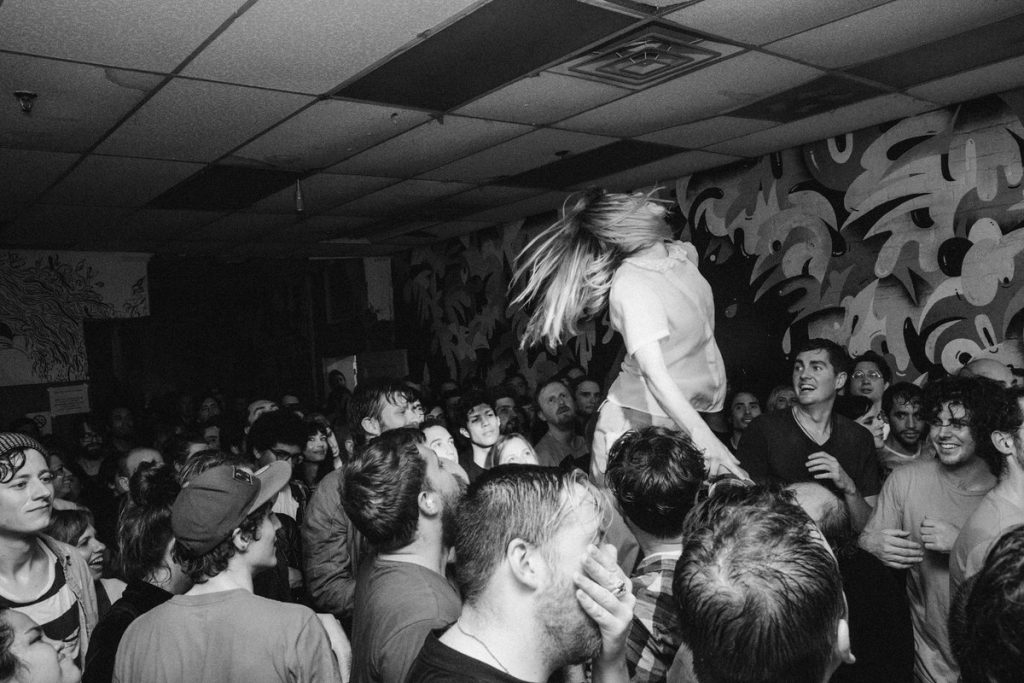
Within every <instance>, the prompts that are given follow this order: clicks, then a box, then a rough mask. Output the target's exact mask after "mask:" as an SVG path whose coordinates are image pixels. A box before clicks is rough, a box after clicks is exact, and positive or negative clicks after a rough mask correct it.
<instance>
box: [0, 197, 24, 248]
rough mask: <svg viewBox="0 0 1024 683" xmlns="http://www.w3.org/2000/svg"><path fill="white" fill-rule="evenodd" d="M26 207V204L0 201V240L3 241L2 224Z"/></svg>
mask: <svg viewBox="0 0 1024 683" xmlns="http://www.w3.org/2000/svg"><path fill="white" fill-rule="evenodd" d="M27 208H28V204H16V203H14V202H7V203H2V202H0V242H2V241H3V231H4V228H3V225H4V223H7V222H8V221H13V220H14V219H15V218H17V217H18V215H19V214H20V213H21V212H22V211H24V210H25V209H27Z"/></svg>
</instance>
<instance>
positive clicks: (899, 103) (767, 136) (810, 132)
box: [707, 95, 935, 157]
mask: <svg viewBox="0 0 1024 683" xmlns="http://www.w3.org/2000/svg"><path fill="white" fill-rule="evenodd" d="M934 108H935V105H934V104H932V103H931V102H924V101H922V100H916V99H914V98H911V97H907V96H905V95H885V96H883V97H876V98H874V99H871V100H867V101H865V102H858V103H857V104H852V105H850V106H848V107H843V108H841V109H837V110H835V111H832V112H827V113H825V114H819V115H817V116H812V117H809V118H806V119H803V120H801V121H794V122H792V123H786V124H783V125H781V126H776V127H775V128H770V129H768V130H764V131H760V132H757V133H751V134H750V135H744V136H743V137H739V138H736V139H734V140H729V141H727V142H720V143H718V144H714V145H710V146H709V147H708V148H707V149H708V150H709V151H713V152H718V153H720V154H733V155H735V156H739V157H752V156H759V155H761V154H767V153H768V152H775V151H778V150H780V149H786V148H788V147H794V146H796V145H802V144H805V143H808V142H815V141H817V140H823V139H825V138H827V137H831V136H833V135H839V134H840V133H848V132H851V131H855V130H859V129H861V128H866V127H868V126H873V125H877V124H880V123H885V122H887V121H891V120H893V119H898V118H903V117H906V116H914V115H916V114H920V113H922V112H925V111H929V110H931V109H934Z"/></svg>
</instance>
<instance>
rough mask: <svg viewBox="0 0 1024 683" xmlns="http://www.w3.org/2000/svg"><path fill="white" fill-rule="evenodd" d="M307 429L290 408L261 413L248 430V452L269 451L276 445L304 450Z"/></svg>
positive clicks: (253, 453)
mask: <svg viewBox="0 0 1024 683" xmlns="http://www.w3.org/2000/svg"><path fill="white" fill-rule="evenodd" d="M307 436H308V431H307V428H306V425H305V424H304V423H303V421H302V418H301V417H299V416H298V415H296V414H295V413H294V412H293V411H291V410H274V411H271V412H269V413H263V414H262V415H260V416H259V417H257V418H256V421H255V422H253V423H252V428H251V429H250V430H249V438H248V440H247V443H248V444H249V454H250V455H255V454H257V453H263V452H265V451H269V450H270V449H272V448H274V447H275V446H277V445H279V444H280V445H285V446H293V447H295V448H299V449H302V450H305V448H306V440H307Z"/></svg>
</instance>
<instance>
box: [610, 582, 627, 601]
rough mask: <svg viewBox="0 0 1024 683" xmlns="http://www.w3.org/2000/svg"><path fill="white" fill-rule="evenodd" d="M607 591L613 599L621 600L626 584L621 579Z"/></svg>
mask: <svg viewBox="0 0 1024 683" xmlns="http://www.w3.org/2000/svg"><path fill="white" fill-rule="evenodd" d="M608 590H609V591H611V593H612V595H614V596H615V597H617V598H621V597H622V596H623V595H625V594H626V582H625V581H623V580H622V579H619V581H618V583H616V584H615V585H614V586H612V587H611V588H609V589H608Z"/></svg>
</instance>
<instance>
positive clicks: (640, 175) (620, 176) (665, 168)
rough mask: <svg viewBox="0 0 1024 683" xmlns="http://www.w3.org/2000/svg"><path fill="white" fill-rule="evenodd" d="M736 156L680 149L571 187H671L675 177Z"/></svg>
mask: <svg viewBox="0 0 1024 683" xmlns="http://www.w3.org/2000/svg"><path fill="white" fill-rule="evenodd" d="M738 159H739V158H738V157H734V156H727V155H723V154H714V153H712V152H703V151H691V152H683V153H682V154H677V155H676V156H673V157H669V158H667V159H661V160H660V161H655V162H653V163H650V164H645V165H643V166H637V167H636V168H631V169H629V170H626V171H622V172H621V173H615V174H613V175H608V176H605V177H603V178H597V179H595V180H593V181H591V182H589V183H585V184H581V185H578V186H577V187H575V188H572V189H577V190H582V189H585V188H586V187H588V186H591V185H594V186H597V187H603V188H605V189H608V190H613V191H616V192H631V191H633V190H639V189H641V188H645V187H652V186H655V185H660V186H666V187H674V185H675V181H676V180H677V179H678V178H682V177H683V176H687V175H690V174H691V173H696V172H697V171H703V170H705V169H709V168H715V167H716V166H724V165H726V164H728V163H732V162H733V161H738Z"/></svg>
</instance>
